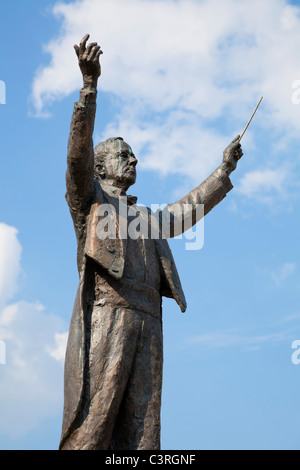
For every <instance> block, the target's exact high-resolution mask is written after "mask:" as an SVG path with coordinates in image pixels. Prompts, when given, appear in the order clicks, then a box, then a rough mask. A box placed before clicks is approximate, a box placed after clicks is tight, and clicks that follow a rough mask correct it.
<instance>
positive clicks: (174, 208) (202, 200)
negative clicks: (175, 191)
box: [162, 136, 243, 238]
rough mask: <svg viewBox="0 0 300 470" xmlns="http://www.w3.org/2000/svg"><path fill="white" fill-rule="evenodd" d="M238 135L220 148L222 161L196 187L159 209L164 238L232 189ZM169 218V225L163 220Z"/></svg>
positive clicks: (192, 222)
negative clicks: (231, 175)
mask: <svg viewBox="0 0 300 470" xmlns="http://www.w3.org/2000/svg"><path fill="white" fill-rule="evenodd" d="M239 138H240V136H237V137H236V138H235V139H234V140H233V141H232V142H231V144H230V145H229V146H228V147H227V148H226V149H225V150H224V153H223V162H222V164H221V165H220V166H219V167H218V168H217V169H216V170H215V171H214V172H213V173H212V174H211V175H210V176H209V177H208V178H207V179H206V180H205V181H204V182H203V183H201V184H200V185H199V186H198V187H197V188H196V189H194V190H193V191H191V192H190V193H189V194H187V195H186V196H185V197H183V198H182V199H181V200H180V201H177V202H176V203H175V204H169V205H168V206H167V207H166V208H165V209H164V210H163V219H162V220H165V222H164V226H165V228H167V230H166V229H165V230H164V232H165V235H166V234H167V235H166V238H172V237H174V236H178V235H181V234H182V233H183V232H185V231H186V230H188V229H189V228H191V226H193V225H195V224H196V223H197V222H199V220H200V219H201V218H202V217H203V216H204V215H206V214H208V212H210V211H211V209H213V208H214V207H215V206H216V205H217V204H219V202H221V201H222V199H224V198H225V196H226V194H227V193H228V192H229V191H230V190H231V189H232V188H233V186H232V184H231V181H230V178H229V175H230V174H231V173H232V171H234V170H235V169H236V166H237V162H238V160H239V159H240V158H241V157H242V156H243V152H242V149H241V144H240V142H239ZM168 220H169V226H168V223H167V221H168Z"/></svg>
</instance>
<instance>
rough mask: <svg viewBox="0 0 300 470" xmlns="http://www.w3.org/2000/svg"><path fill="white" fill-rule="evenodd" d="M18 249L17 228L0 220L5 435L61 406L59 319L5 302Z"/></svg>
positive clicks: (35, 307) (0, 405)
mask: <svg viewBox="0 0 300 470" xmlns="http://www.w3.org/2000/svg"><path fill="white" fill-rule="evenodd" d="M21 251H22V248H21V245H20V242H19V240H18V237H17V230H16V229H15V228H14V227H10V226H7V225H5V224H0V340H1V344H2V345H5V351H4V352H5V361H2V363H3V362H5V364H4V365H3V364H2V365H0V368H1V374H0V409H1V413H0V414H1V433H5V434H6V435H9V436H11V437H18V436H20V435H22V434H24V433H26V432H28V431H30V430H31V429H33V428H35V427H37V426H38V424H39V423H40V421H41V420H43V419H45V418H47V417H49V416H51V415H52V414H55V413H58V412H59V410H61V409H62V401H63V396H62V394H63V359H64V351H65V345H66V338H67V333H66V325H65V323H64V321H63V320H62V319H61V318H59V317H58V316H54V315H49V314H47V313H46V311H45V308H44V306H43V305H41V304H40V303H38V302H35V303H31V302H26V301H19V302H16V303H9V304H8V303H7V301H8V300H9V299H11V298H12V295H13V294H14V293H15V292H16V291H17V288H18V279H19V275H20V271H21V266H20V256H21ZM2 359H3V358H2Z"/></svg>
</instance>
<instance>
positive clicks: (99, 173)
mask: <svg viewBox="0 0 300 470" xmlns="http://www.w3.org/2000/svg"><path fill="white" fill-rule="evenodd" d="M94 174H95V177H96V178H101V179H105V168H104V165H103V164H102V163H98V164H97V165H95V169H94Z"/></svg>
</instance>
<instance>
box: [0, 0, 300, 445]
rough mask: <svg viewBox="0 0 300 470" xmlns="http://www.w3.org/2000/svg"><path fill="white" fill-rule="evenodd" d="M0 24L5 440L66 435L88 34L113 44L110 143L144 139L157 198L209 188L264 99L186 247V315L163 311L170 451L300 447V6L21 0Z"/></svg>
mask: <svg viewBox="0 0 300 470" xmlns="http://www.w3.org/2000/svg"><path fill="white" fill-rule="evenodd" d="M0 18H1V20H0V21H1V33H0V44H1V48H0V49H1V50H0V54H1V64H2V65H1V69H0V80H3V81H4V82H5V85H6V104H5V105H0V119H1V128H0V129H1V130H0V132H1V134H0V137H1V138H0V152H1V172H0V178H1V184H0V201H1V216H0V340H1V341H4V342H5V345H6V364H5V365H0V448H1V449H20V448H22V449H46V448H47V449H48V448H49V449H56V448H57V446H58V441H59V437H60V427H61V419H62V407H63V390H62V387H63V385H62V381H63V361H64V348H65V343H66V338H67V332H68V327H69V321H70V316H71V312H72V305H73V301H74V297H75V293H76V289H77V282H78V276H77V272H76V241H75V236H74V233H73V227H72V222H71V218H70V216H69V213H68V208H67V206H66V203H65V200H64V193H65V181H64V175H65V169H66V147H67V140H68V132H69V126H70V119H71V114H72V109H73V103H74V101H76V100H77V99H78V90H79V89H80V87H81V76H80V73H79V70H78V66H77V61H76V56H75V53H74V51H73V44H74V43H78V42H79V41H80V39H81V38H82V36H84V34H86V33H87V32H88V33H90V35H91V40H93V41H94V40H95V41H98V42H99V44H101V46H102V49H103V51H104V54H103V56H101V63H102V77H101V79H100V81H99V95H98V109H97V118H96V125H95V136H94V137H95V138H94V140H95V143H98V142H99V141H100V140H103V139H105V138H107V137H110V136H117V135H121V136H123V137H124V139H125V140H126V141H127V142H129V143H130V144H131V146H132V148H133V149H134V152H135V154H136V155H137V157H138V159H139V177H138V181H137V183H136V187H135V188H132V192H133V193H134V194H136V195H137V196H138V197H139V201H140V202H141V203H143V204H147V205H150V204H163V203H168V202H174V201H175V200H176V199H178V198H179V197H182V196H183V195H184V194H185V193H186V192H187V191H189V190H190V189H192V188H193V187H195V186H196V185H198V184H199V183H200V182H201V181H202V180H203V179H205V178H206V177H207V176H208V175H209V174H210V173H211V172H212V171H213V170H214V169H215V168H216V167H217V166H218V165H219V164H220V163H221V159H222V152H223V150H224V148H225V147H226V146H227V145H228V143H229V142H230V141H231V140H232V139H233V138H234V137H235V136H236V135H237V134H238V133H241V131H242V130H243V128H244V126H245V124H246V122H247V121H248V119H249V117H250V115H251V113H252V111H253V109H254V107H255V106H256V104H257V102H258V100H259V98H260V97H261V96H264V100H263V102H262V105H261V107H260V109H259V111H258V112H257V115H256V116H255V120H254V121H253V123H252V124H251V126H250V127H249V129H248V131H247V133H246V135H245V137H244V139H243V141H242V145H243V150H244V155H245V156H244V158H243V159H242V160H241V161H240V163H239V166H238V169H237V171H236V172H235V173H234V175H232V182H233V184H234V186H235V188H234V190H233V191H232V192H231V193H230V194H229V195H228V197H227V198H226V200H224V201H223V202H222V203H221V204H220V205H219V206H218V207H217V208H215V210H214V211H213V212H212V213H211V214H209V215H208V217H207V218H206V220H205V243H204V247H203V248H202V250H200V251H187V250H186V249H185V248H186V244H185V243H186V241H185V240H184V239H183V240H173V241H172V242H171V247H172V250H173V253H174V256H175V259H176V261H177V265H178V269H179V272H180V273H181V278H182V284H183V287H184V290H185V293H186V297H187V301H188V311H187V313H186V314H185V315H182V314H181V313H180V312H179V311H178V308H177V306H176V304H175V302H174V301H172V300H169V299H168V300H165V301H164V338H165V370H164V388H163V407H162V426H163V430H162V446H163V448H164V449H215V448H216V449H220V448H224V449H236V448H268V449H273V448H275V449H276V448H284V449H287V448H291V449H299V448H300V437H299V422H300V411H299V400H298V397H299V388H300V381H299V374H300V366H296V365H294V364H292V361H291V357H292V353H293V350H292V343H293V342H294V341H296V340H298V339H300V302H299V293H300V275H299V266H300V264H299V263H300V260H299V249H298V240H299V215H298V214H299V208H300V207H299V206H300V204H299V176H300V172H299V164H300V151H299V144H300V104H299V103H300V92H299V90H300V57H299V50H300V2H298V1H295V2H287V1H283V0H257V1H256V0H251V2H250V1H238V0H222V1H221V0H209V1H200V0H181V1H180V0H177V1H176V0H126V2H125V1H124V0H82V1H78V2H74V1H64V2H56V1H50V0H46V1H44V2H40V1H38V0H31V1H30V2H21V0H12V1H11V2H9V4H4V3H2V4H1V6H0ZM0 101H1V99H0Z"/></svg>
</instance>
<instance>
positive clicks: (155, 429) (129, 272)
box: [60, 35, 243, 450]
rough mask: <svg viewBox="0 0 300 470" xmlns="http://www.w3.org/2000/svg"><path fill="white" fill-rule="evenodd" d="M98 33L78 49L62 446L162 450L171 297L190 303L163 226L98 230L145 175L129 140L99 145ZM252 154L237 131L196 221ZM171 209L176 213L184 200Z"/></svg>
mask: <svg viewBox="0 0 300 470" xmlns="http://www.w3.org/2000/svg"><path fill="white" fill-rule="evenodd" d="M88 39H89V35H86V36H85V37H84V38H83V40H82V41H81V43H80V46H74V47H75V50H76V54H77V56H78V60H79V66H80V69H81V72H82V75H83V88H82V89H81V91H80V99H79V102H78V103H76V104H75V107H74V112H73V117H72V123H71V131H70V138H69V144H68V159H67V174H66V184H67V194H66V198H67V202H68V205H69V208H70V212H71V215H72V219H73V223H74V228H75V232H76V237H77V243H78V256H77V263H78V271H79V277H80V282H79V287H78V292H77V296H76V300H75V305H74V310H73V315H72V320H71V325H70V332H69V339H68V346H67V353H66V361H65V405H64V418H63V429H62V436H61V442H60V449H62V450H108V449H110V450H141V449H144V450H158V449H160V409H161V390H162V365H163V341H162V297H163V296H166V297H171V298H174V299H175V300H176V302H177V303H178V305H179V306H180V308H181V310H182V312H185V310H186V301H185V297H184V293H183V290H182V287H181V283H180V279H179V276H178V273H177V270H176V266H175V263H174V260H173V257H172V253H171V250H170V248H169V245H168V242H167V240H166V239H165V237H163V236H162V232H161V231H159V236H158V237H155V238H148V239H147V237H145V238H143V237H141V238H140V239H131V238H130V237H121V236H120V235H119V233H117V235H116V236H115V237H107V238H105V237H101V236H99V233H97V224H98V222H99V220H102V219H103V217H102V219H101V217H100V216H99V214H100V212H101V208H102V207H103V206H105V208H107V207H110V206H111V207H113V208H115V213H116V214H117V215H119V212H118V211H120V209H119V207H118V206H119V202H120V200H123V199H124V198H125V197H126V191H127V190H128V188H129V187H130V186H131V185H133V184H134V183H135V180H136V165H137V159H136V157H135V155H134V153H133V151H132V149H131V147H130V146H129V145H128V144H127V143H125V142H124V140H123V139H122V138H121V137H118V138H112V139H108V140H107V141H105V142H103V143H101V144H99V145H98V146H96V147H95V149H94V148H93V130H94V120H95V113H96V96H97V82H98V78H99V76H100V74H101V68H100V61H99V57H100V54H101V53H102V51H101V49H100V47H99V46H98V45H97V43H91V44H89V45H87V41H88ZM242 155H243V153H242V150H241V145H240V143H239V137H237V138H236V139H235V140H234V141H233V142H232V143H231V144H230V145H229V146H228V147H227V149H226V150H225V151H224V157H223V162H222V164H221V165H220V167H219V168H217V169H216V171H215V172H214V173H213V174H212V175H211V176H210V177H209V178H207V179H206V180H205V181H204V182H203V183H202V184H201V185H200V186H198V188H196V189H195V190H194V191H192V192H191V193H190V194H188V195H187V196H186V197H185V198H183V199H182V200H181V201H179V202H178V203H177V204H179V206H181V207H182V206H184V205H185V204H189V205H190V206H192V208H193V211H192V212H193V223H197V221H198V219H197V215H196V207H197V206H198V205H199V204H204V214H207V213H208V212H209V211H210V210H211V209H212V208H213V207H214V206H216V205H217V204H218V203H219V202H220V201H221V200H222V199H223V198H224V197H225V196H226V193H227V192H228V191H230V190H231V189H232V187H233V186H232V184H231V181H230V179H229V175H230V173H231V172H232V171H233V170H234V169H235V168H236V165H237V161H238V160H239V159H240V158H241V157H242ZM125 200H126V199H125ZM127 204H128V207H136V199H135V198H133V197H129V196H128V199H127ZM126 207H127V206H126ZM99 211H100V212H99ZM167 211H168V213H169V214H171V216H174V213H175V205H174V204H170V205H169V206H168V207H167ZM105 214H106V216H108V215H107V214H108V213H107V212H106V213H105ZM149 214H151V211H150V210H149ZM103 215H104V214H103V213H102V216H103ZM174 218H175V216H174ZM171 219H172V218H171ZM113 220H114V223H115V224H116V225H118V224H119V223H120V221H119V220H118V219H113ZM159 230H160V229H159ZM171 232H172V230H171ZM173 235H174V230H173V233H171V235H170V236H173Z"/></svg>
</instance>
